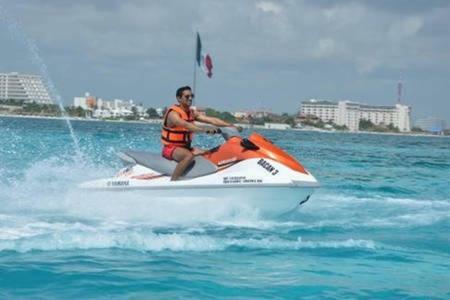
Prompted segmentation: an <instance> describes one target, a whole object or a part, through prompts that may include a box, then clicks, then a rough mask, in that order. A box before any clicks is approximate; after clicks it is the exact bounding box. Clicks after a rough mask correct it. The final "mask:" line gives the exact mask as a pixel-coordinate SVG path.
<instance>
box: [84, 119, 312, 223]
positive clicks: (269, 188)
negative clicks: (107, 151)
mask: <svg viewBox="0 0 450 300" xmlns="http://www.w3.org/2000/svg"><path fill="white" fill-rule="evenodd" d="M219 131H220V133H221V134H222V136H223V138H224V139H225V143H223V144H222V145H220V146H217V147H215V148H213V149H210V150H208V151H206V152H205V153H204V154H202V155H199V156H196V157H195V159H194V161H193V162H192V164H191V165H190V166H189V167H188V169H187V170H186V171H185V173H184V174H183V176H182V178H181V180H178V181H171V180H170V176H171V174H172V172H173V170H174V169H175V167H176V164H177V163H176V162H174V161H170V160H167V159H165V158H164V157H162V156H161V154H160V153H151V152H147V151H137V150H124V151H122V152H120V153H119V154H118V155H119V157H120V158H121V159H122V161H123V162H124V163H125V167H124V168H123V169H122V170H120V171H119V172H118V174H117V175H116V176H114V177H112V178H106V179H98V180H94V181H89V182H85V183H83V184H81V186H80V187H81V188H83V189H89V190H97V191H122V192H124V191H132V190H141V191H145V192H146V193H148V197H149V200H151V199H152V198H161V197H163V198H168V199H170V198H177V199H178V198H183V197H194V198H196V197H207V198H211V199H222V200H224V201H232V202H235V201H237V202H239V203H245V204H246V205H250V206H253V207H255V208H257V209H259V210H261V211H263V212H269V213H271V214H279V213H283V212H286V211H289V210H291V209H294V208H295V207H296V206H298V205H299V204H301V203H304V202H306V201H307V200H308V199H309V197H310V196H311V194H312V193H313V190H314V189H315V188H317V187H318V186H319V183H318V182H317V180H316V179H315V178H314V176H313V175H312V174H311V173H309V172H308V171H307V170H306V169H305V168H304V167H303V166H302V165H301V164H300V163H299V162H298V161H297V160H295V159H294V158H293V157H292V156H290V155H289V154H287V153H286V152H285V151H283V150H282V149H280V148H279V147H277V146H276V145H274V144H273V143H272V142H271V141H269V140H267V139H266V138H264V137H263V136H262V135H260V134H258V133H252V134H251V135H250V136H249V137H248V138H243V137H241V135H240V134H239V132H238V131H237V130H236V129H235V128H231V127H227V128H222V129H221V130H219Z"/></svg>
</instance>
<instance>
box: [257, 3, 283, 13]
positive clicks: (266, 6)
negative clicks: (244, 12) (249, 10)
mask: <svg viewBox="0 0 450 300" xmlns="http://www.w3.org/2000/svg"><path fill="white" fill-rule="evenodd" d="M256 8H257V9H260V10H261V11H263V12H265V13H273V14H276V15H278V14H280V13H281V12H282V10H283V8H282V7H281V6H280V5H278V4H276V3H274V2H270V1H261V2H258V3H256Z"/></svg>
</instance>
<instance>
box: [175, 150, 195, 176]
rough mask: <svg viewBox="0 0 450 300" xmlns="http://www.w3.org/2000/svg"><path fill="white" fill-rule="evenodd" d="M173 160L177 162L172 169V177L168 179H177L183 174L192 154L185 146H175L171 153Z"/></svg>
mask: <svg viewBox="0 0 450 300" xmlns="http://www.w3.org/2000/svg"><path fill="white" fill-rule="evenodd" d="M172 157H173V159H174V160H175V161H177V162H178V164H177V166H176V168H175V170H174V171H173V174H172V178H171V179H170V180H173V181H174V180H178V178H180V176H181V175H183V173H184V171H185V170H186V168H187V167H188V166H189V165H190V164H191V162H192V160H193V159H194V154H192V152H191V151H189V150H188V149H186V148H182V147H177V148H176V149H175V150H174V151H173V154H172Z"/></svg>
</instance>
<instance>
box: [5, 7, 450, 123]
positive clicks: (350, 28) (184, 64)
mask: <svg viewBox="0 0 450 300" xmlns="http://www.w3.org/2000/svg"><path fill="white" fill-rule="evenodd" d="M11 23H14V24H18V25H17V26H15V29H14V28H13V29H12V30H11V26H8V24H9V25H11ZM8 28H9V29H8ZM196 31H198V32H199V33H200V36H201V39H202V44H203V49H204V50H205V51H206V52H208V53H209V54H210V55H211V57H212V60H213V65H214V68H213V73H214V75H213V77H212V78H211V79H209V78H207V77H206V76H205V74H204V73H202V71H200V70H198V72H197V88H196V96H197V97H196V104H197V105H198V106H208V107H212V108H215V109H218V110H228V111H245V110H259V109H268V110H271V111H273V112H287V113H295V112H296V111H298V110H299V108H300V104H301V101H303V100H307V99H311V98H315V99H324V100H331V101H339V100H351V101H357V102H361V103H367V104H374V105H394V104H395V103H396V101H397V84H398V82H399V81H400V80H401V81H402V83H403V96H402V103H404V104H407V105H410V106H411V107H412V116H413V119H417V118H423V117H438V118H441V119H444V120H446V121H447V124H449V125H450V1H446V0H444V1H440V0H434V1H433V0H428V1H425V0H420V1H419V0H408V1H405V0H397V1H392V0H377V1H350V0H341V1H334V0H315V1H313V0H311V1H301V0H284V1H283V0H280V1H266V0H243V1H238V0H229V1H214V0H195V1H182V0H178V1H175V0H173V1H172V0H167V1H157V0H154V1H147V0H145V1H144V0H142V1H141V0H128V1H119V0H110V1H106V0H105V1H100V0H97V1H95V0H89V1H87V0H78V1H71V0H70V1H69V0H45V1H44V0H34V1H26V0H0V54H1V56H0V57H1V59H0V72H13V71H17V72H23V73H33V74H41V73H42V69H43V67H42V65H43V66H44V68H46V69H45V71H46V72H48V74H49V75H50V78H51V81H52V82H53V83H54V86H55V87H56V89H57V90H58V92H59V94H60V95H61V97H62V98H63V101H64V104H65V105H68V104H71V103H72V102H73V97H75V96H81V95H84V93H85V92H90V93H91V94H93V95H96V96H98V97H100V98H103V99H107V100H112V99H114V98H120V99H133V100H134V101H135V102H138V103H139V102H142V103H143V104H144V105H145V106H146V107H163V106H169V105H170V104H172V103H174V102H175V91H176V89H177V88H178V87H180V86H183V85H192V84H193V75H194V65H195V34H196ZM23 36H26V37H27V39H28V42H24V38H23ZM30 45H36V47H37V49H38V54H39V57H40V58H41V60H42V64H41V66H40V67H39V66H37V64H36V58H35V57H34V56H33V54H32V52H31V51H30V49H29V46H30ZM33 57H34V60H33Z"/></svg>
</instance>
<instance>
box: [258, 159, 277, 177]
mask: <svg viewBox="0 0 450 300" xmlns="http://www.w3.org/2000/svg"><path fill="white" fill-rule="evenodd" d="M258 165H260V166H261V167H263V168H264V169H266V170H267V171H268V172H269V173H270V174H272V175H277V174H278V172H279V171H278V169H275V167H274V166H272V165H271V164H270V163H269V162H267V161H266V160H265V159H262V158H261V159H260V160H258Z"/></svg>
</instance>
